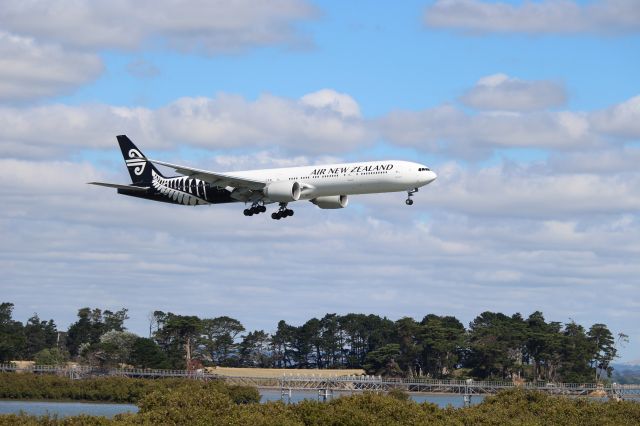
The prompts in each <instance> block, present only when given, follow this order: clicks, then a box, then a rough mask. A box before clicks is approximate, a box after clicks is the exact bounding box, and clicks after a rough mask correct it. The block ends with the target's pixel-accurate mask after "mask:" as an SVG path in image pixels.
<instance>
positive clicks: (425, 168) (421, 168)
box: [418, 167, 431, 172]
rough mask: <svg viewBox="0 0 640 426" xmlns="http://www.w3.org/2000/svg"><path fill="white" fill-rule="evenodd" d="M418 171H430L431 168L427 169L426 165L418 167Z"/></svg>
mask: <svg viewBox="0 0 640 426" xmlns="http://www.w3.org/2000/svg"><path fill="white" fill-rule="evenodd" d="M418 171H419V172H430V171H431V169H429V168H428V167H420V168H419V169H418Z"/></svg>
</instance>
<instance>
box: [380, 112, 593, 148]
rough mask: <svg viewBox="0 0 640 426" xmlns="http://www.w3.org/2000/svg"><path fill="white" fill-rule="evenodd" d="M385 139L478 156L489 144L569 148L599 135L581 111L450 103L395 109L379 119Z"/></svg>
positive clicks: (505, 146) (583, 146)
mask: <svg viewBox="0 0 640 426" xmlns="http://www.w3.org/2000/svg"><path fill="white" fill-rule="evenodd" d="M378 123H379V129H380V131H381V133H382V135H383V137H385V138H386V139H387V140H389V141H391V142H393V143H396V144H399V145H405V146H412V147H416V148H419V149H424V150H430V151H434V150H435V151H439V152H446V153H449V154H453V155H456V156H461V157H465V158H478V157H482V156H486V155H488V154H490V153H491V151H492V150H493V149H494V148H500V147H502V148H508V147H512V148H513V147H521V148H523V147H538V148H548V149H560V150H566V149H575V148H585V147H588V146H594V145H596V144H598V143H599V140H600V137H599V135H597V134H594V133H593V132H591V131H590V124H589V121H588V119H587V117H586V116H585V114H582V113H576V112H569V111H562V112H533V113H519V112H513V113H511V112H498V111H489V112H480V113H476V114H469V113H465V112H463V111H462V110H460V109H457V108H455V107H454V106H451V105H444V106H439V107H436V108H431V109H427V110H423V111H395V112H392V113H390V114H388V115H387V116H385V117H383V118H381V119H380V120H379V121H378Z"/></svg>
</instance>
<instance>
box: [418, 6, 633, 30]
mask: <svg viewBox="0 0 640 426" xmlns="http://www.w3.org/2000/svg"><path fill="white" fill-rule="evenodd" d="M425 23H426V25H427V26H429V27H434V28H452V29H458V30H463V31H467V32H475V33H485V32H517V33H584V32H587V33H606V34H613V33H626V32H637V31H639V30H640V3H639V2H638V1H636V0H595V1H592V2H587V3H579V2H577V1H573V0H542V1H539V2H532V1H524V2H521V3H520V4H511V3H506V2H504V1H496V2H493V1H492V2H488V1H483V0H436V1H435V2H434V3H433V4H432V5H431V6H429V7H428V8H427V11H426V14H425Z"/></svg>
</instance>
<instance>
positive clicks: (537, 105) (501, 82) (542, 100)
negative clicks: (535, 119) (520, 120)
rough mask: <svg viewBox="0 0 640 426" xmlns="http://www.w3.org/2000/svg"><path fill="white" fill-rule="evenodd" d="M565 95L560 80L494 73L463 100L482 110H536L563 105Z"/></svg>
mask: <svg viewBox="0 0 640 426" xmlns="http://www.w3.org/2000/svg"><path fill="white" fill-rule="evenodd" d="M566 98H567V94H566V92H565V90H564V88H563V87H562V86H561V85H560V84H557V83H554V82H551V81H541V80H540V81H526V80H520V79H517V78H513V77H509V76H508V75H505V74H494V75H490V76H487V77H484V78H482V79H480V80H478V83H477V84H476V85H475V86H474V87H473V88H471V89H470V90H469V91H467V92H466V93H465V94H464V95H463V96H462V98H461V100H462V102H463V103H464V104H465V105H468V106H470V107H472V108H476V109H481V110H506V111H534V110H542V109H546V108H551V107H557V106H561V105H563V104H564V103H565V102H566Z"/></svg>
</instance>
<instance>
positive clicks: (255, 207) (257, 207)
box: [243, 203, 267, 216]
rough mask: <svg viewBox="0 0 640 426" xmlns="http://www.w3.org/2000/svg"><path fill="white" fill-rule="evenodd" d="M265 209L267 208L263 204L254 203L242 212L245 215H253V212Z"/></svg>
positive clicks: (257, 212)
mask: <svg viewBox="0 0 640 426" xmlns="http://www.w3.org/2000/svg"><path fill="white" fill-rule="evenodd" d="M266 211H267V208H266V207H265V206H264V204H258V203H254V204H253V205H252V206H251V208H248V209H244V212H243V213H244V215H245V216H253V215H254V214H260V213H264V212H266Z"/></svg>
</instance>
